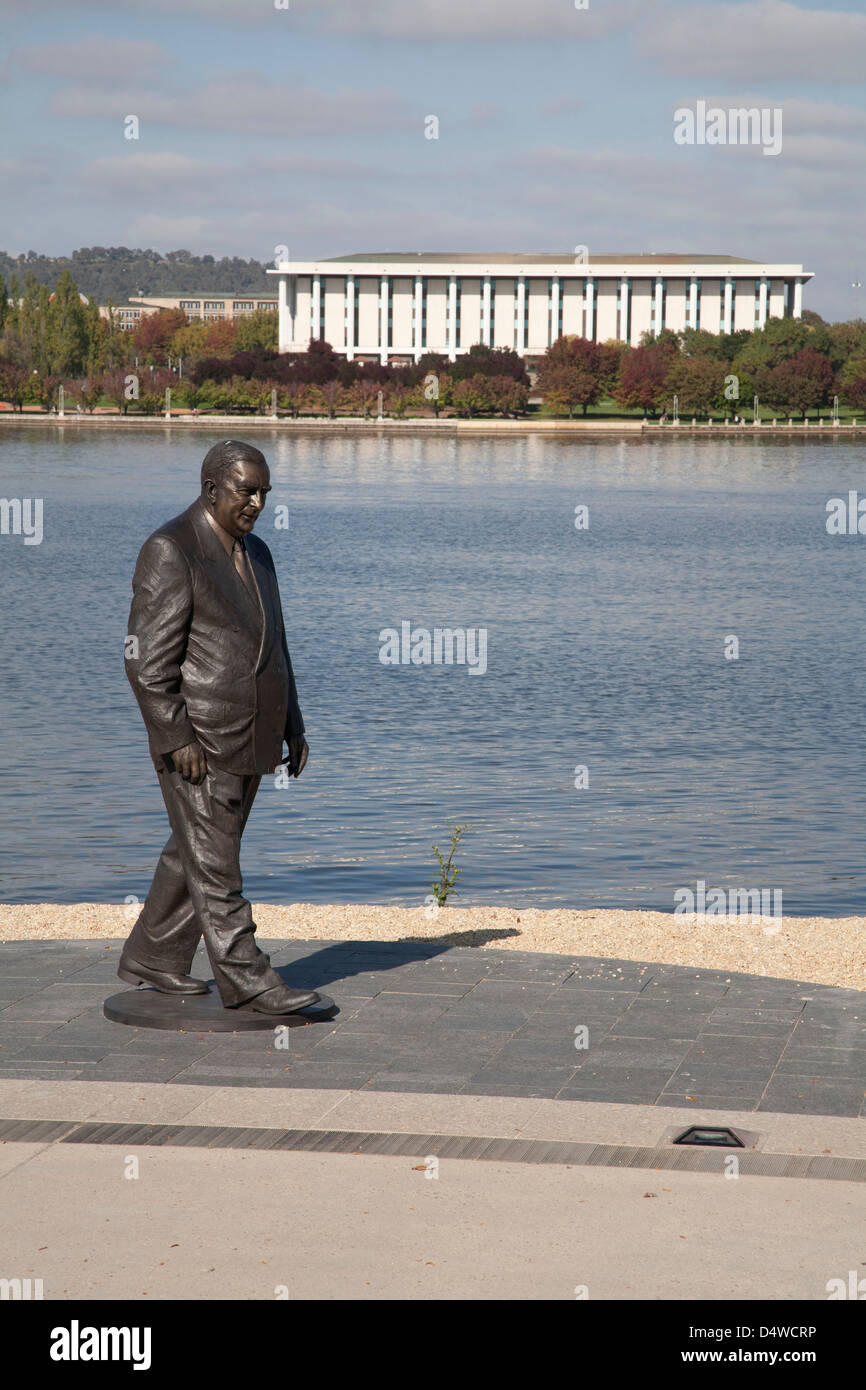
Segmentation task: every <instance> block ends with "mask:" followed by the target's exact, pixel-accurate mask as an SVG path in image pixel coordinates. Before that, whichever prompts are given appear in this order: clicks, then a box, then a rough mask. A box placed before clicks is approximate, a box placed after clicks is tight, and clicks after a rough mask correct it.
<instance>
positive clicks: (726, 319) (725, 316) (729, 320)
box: [722, 278, 734, 333]
mask: <svg viewBox="0 0 866 1390" xmlns="http://www.w3.org/2000/svg"><path fill="white" fill-rule="evenodd" d="M733 331H734V282H733V280H731V279H730V278H729V279H727V280H726V281H725V305H724V310H723V313H722V332H723V333H733Z"/></svg>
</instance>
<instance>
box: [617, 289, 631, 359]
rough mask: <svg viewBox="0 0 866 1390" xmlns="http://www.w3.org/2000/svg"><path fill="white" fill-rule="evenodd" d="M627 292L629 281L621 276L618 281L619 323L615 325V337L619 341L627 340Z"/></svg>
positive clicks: (624, 341)
mask: <svg viewBox="0 0 866 1390" xmlns="http://www.w3.org/2000/svg"><path fill="white" fill-rule="evenodd" d="M628 292H629V282H628V280H627V279H626V278H625V276H623V278H622V280H620V282H619V325H618V327H617V337H618V338H619V340H620V342H621V343H627V342H628Z"/></svg>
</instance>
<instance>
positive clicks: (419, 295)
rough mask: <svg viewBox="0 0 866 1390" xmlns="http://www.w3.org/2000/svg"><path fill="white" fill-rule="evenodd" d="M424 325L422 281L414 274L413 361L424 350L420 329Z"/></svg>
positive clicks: (417, 358) (416, 359)
mask: <svg viewBox="0 0 866 1390" xmlns="http://www.w3.org/2000/svg"><path fill="white" fill-rule="evenodd" d="M423 327H424V281H423V279H422V277H421V276H420V275H416V276H415V332H414V339H413V343H412V346H413V349H414V352H415V361H416V362H417V361H418V360H419V358H420V356H421V354H422V352H423V351H424V349H423V347H422V346H421V345H422V343H423V341H424V335H423V332H422V329H423Z"/></svg>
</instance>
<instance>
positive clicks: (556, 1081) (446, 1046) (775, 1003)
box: [0, 940, 866, 1114]
mask: <svg viewBox="0 0 866 1390" xmlns="http://www.w3.org/2000/svg"><path fill="white" fill-rule="evenodd" d="M121 944H122V943H121V942H120V941H119V940H118V941H117V942H116V943H114V945H113V946H112V949H111V950H110V951H106V950H105V943H104V942H96V941H95V942H93V943H63V942H55V943H28V942H21V943H6V944H0V970H2V971H3V972H4V973H2V974H0V1075H2V1076H3V1077H11V1076H27V1077H43V1078H46V1079H52V1080H53V1079H58V1078H69V1077H74V1078H75V1079H97V1078H98V1079H102V1080H106V1079H109V1080H112V1079H113V1080H135V1081H147V1080H173V1081H177V1082H179V1083H186V1084H196V1083H197V1082H198V1083H202V1082H203V1083H204V1084H209V1085H214V1086H219V1085H226V1086H231V1085H247V1086H254V1087H259V1086H269V1087H286V1088H292V1087H302V1086H314V1087H324V1088H326V1089H327V1088H333V1089H350V1090H354V1089H359V1088H361V1087H363V1088H364V1089H377V1088H380V1087H381V1088H383V1089H391V1090H400V1089H413V1090H415V1091H423V1090H430V1091H436V1092H448V1091H453V1092H460V1093H465V1094H489V1095H514V1096H521V1095H523V1096H531V1097H536V1098H544V1097H546V1096H553V1095H560V1096H562V1097H563V1098H574V1099H578V1098H579V1099H588V1100H590V1099H591V1100H606V1101H610V1102H619V1103H624V1104H629V1103H635V1104H641V1103H644V1104H645V1103H656V1104H659V1105H663V1106H669V1105H672V1104H676V1103H680V1104H682V1105H683V1106H687V1107H688V1108H690V1109H692V1108H694V1109H697V1108H699V1107H700V1106H705V1107H709V1108H713V1107H715V1108H724V1107H728V1108H731V1107H732V1106H736V1107H737V1108H740V1109H753V1108H755V1107H756V1106H760V1108H763V1109H772V1108H773V1104H774V1103H775V1102H777V1108H779V1109H782V1110H786V1111H787V1110H800V1111H803V1112H804V1113H809V1112H811V1113H816V1114H822V1113H827V1114H836V1113H838V1114H850V1113H860V1112H861V1111H862V1110H863V1090H864V1085H866V1082H864V1073H866V994H861V993H859V992H857V991H850V990H835V989H833V988H832V987H831V986H813V985H806V984H801V983H797V982H791V981H785V980H772V979H765V978H758V977H753V976H745V975H736V974H732V973H730V972H725V971H718V972H713V971H696V970H691V969H685V968H682V967H676V966H661V965H659V964H657V963H652V962H617V961H615V960H609V959H603V958H589V957H579V956H571V955H569V956H566V955H559V956H548V955H535V954H534V953H532V952H522V951H507V950H501V949H500V950H496V949H495V948H494V947H492V946H491V947H487V948H484V949H481V950H476V949H474V948H456V949H455V948H446V947H445V946H444V945H439V944H437V943H417V944H416V943H411V944H408V943H407V944H404V943H371V942H335V943H322V942H317V941H307V942H304V941H298V940H291V941H290V940H285V941H281V942H274V941H269V942H268V944H267V948H266V949H267V950H268V951H269V952H270V954H271V957H272V960H273V961H274V963H275V964H277V965H278V966H280V967H281V968H284V970H285V972H286V974H288V975H289V976H290V978H293V979H295V980H296V981H297V982H298V983H304V982H306V981H307V980H309V982H310V983H312V984H318V985H323V986H324V987H325V988H326V989H328V992H329V993H333V994H334V995H335V997H336V999H337V1003H338V1006H339V1012H338V1014H337V1016H336V1017H335V1018H334V1019H332V1020H330V1021H329V1022H328V1024H327V1025H322V1026H321V1028H315V1029H314V1028H308V1029H293V1030H291V1032H290V1033H289V1035H288V1039H287V1040H288V1044H289V1045H288V1047H287V1048H278V1047H277V1046H276V1034H275V1033H274V1032H271V1031H270V1030H265V1031H264V1032H263V1033H262V1034H235V1035H233V1034H218V1035H217V1034H214V1035H200V1034H191V1033H187V1034H178V1033H159V1032H157V1031H156V1030H127V1029H122V1028H120V1027H119V1025H114V1024H109V1023H108V1022H107V1021H106V1020H104V1019H103V1018H102V1014H101V1005H102V1001H103V999H104V998H105V996H106V994H107V993H109V992H116V991H115V989H114V985H115V975H114V971H115V969H116V962H117V955H118V952H119V947H120V945H121ZM10 947H14V950H10V949H9V948H10ZM193 973H197V974H198V975H199V976H201V977H204V978H210V971H209V966H208V962H207V959H206V956H205V955H204V953H202V952H199V954H198V957H197V960H196V963H195V964H194V966H193ZM22 991H26V993H25V994H24V997H23V998H22V997H21V992H22ZM581 1025H583V1026H586V1027H587V1028H588V1031H589V1044H590V1045H589V1048H588V1049H586V1050H584V1049H575V1048H574V1045H573V1044H574V1030H575V1028H576V1027H578V1026H581ZM4 1044H5V1046H4ZM4 1053H5V1059H4ZM66 1058H68V1059H69V1060H68V1061H66V1060H63V1059H66ZM73 1059H76V1060H73ZM805 1073H808V1075H805ZM482 1074H483V1075H482ZM396 1077H401V1078H403V1080H402V1081H397V1082H395V1078H396ZM563 1080H565V1081H567V1082H568V1084H567V1085H565V1084H562V1083H563ZM699 1088H706V1094H705V1093H704V1091H703V1090H702V1089H699ZM689 1097H697V1099H694V1100H690V1099H689ZM852 1107H853V1109H852Z"/></svg>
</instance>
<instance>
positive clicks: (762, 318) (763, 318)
mask: <svg viewBox="0 0 866 1390" xmlns="http://www.w3.org/2000/svg"><path fill="white" fill-rule="evenodd" d="M766 322H767V281H766V280H765V279H764V278H763V277H762V278H761V282H760V284H759V286H758V327H759V328H763V327H764V324H765V323H766Z"/></svg>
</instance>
